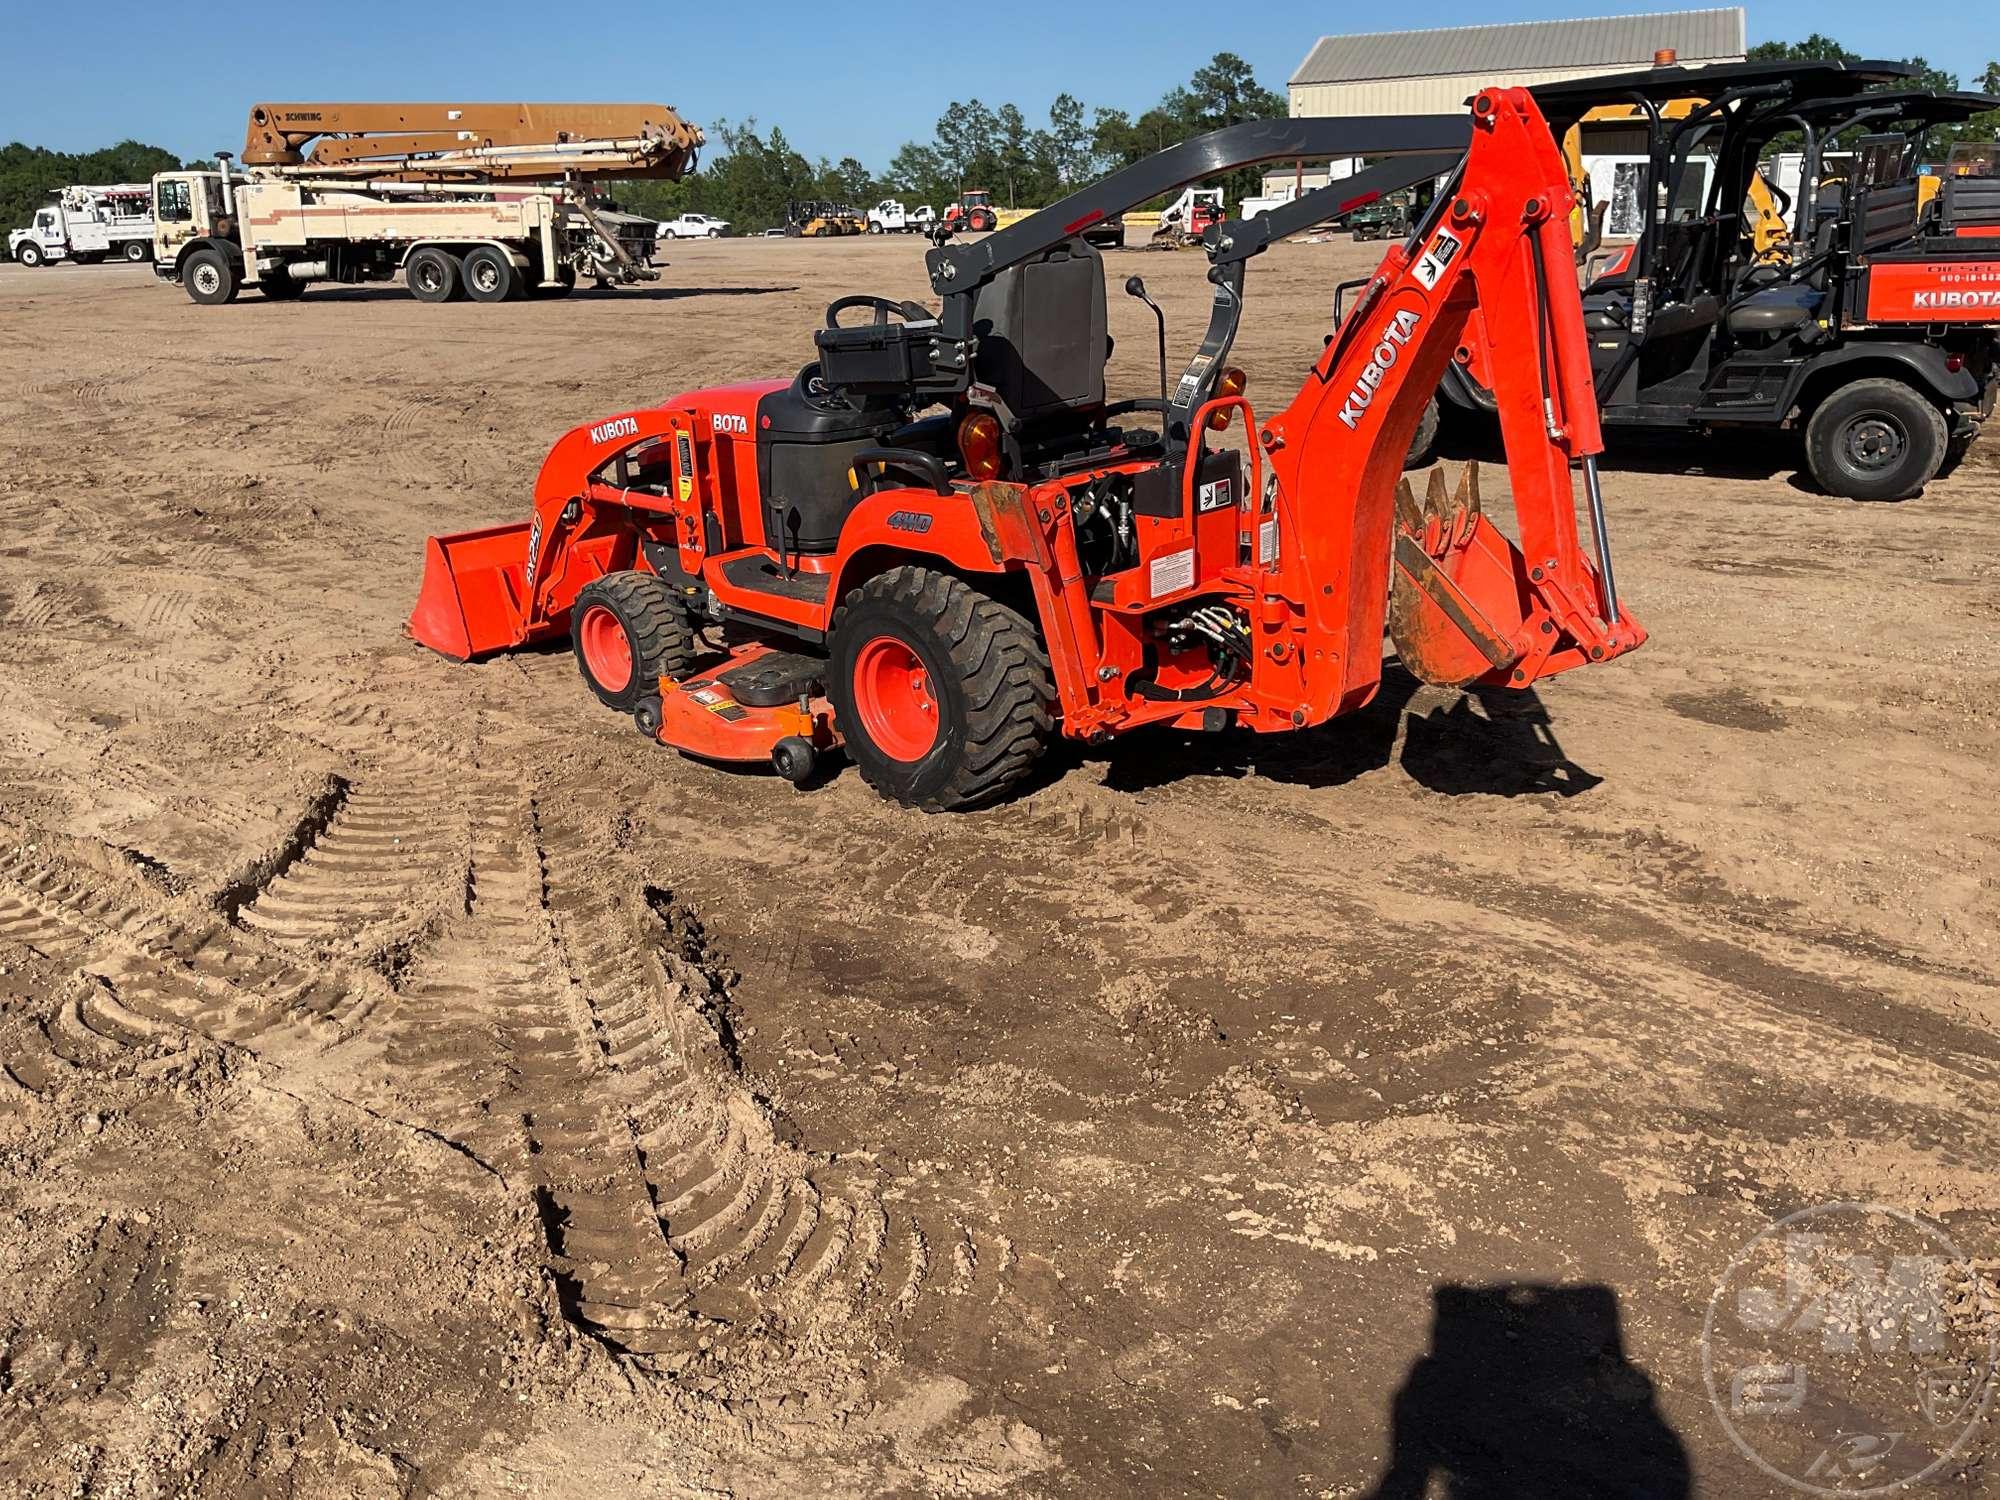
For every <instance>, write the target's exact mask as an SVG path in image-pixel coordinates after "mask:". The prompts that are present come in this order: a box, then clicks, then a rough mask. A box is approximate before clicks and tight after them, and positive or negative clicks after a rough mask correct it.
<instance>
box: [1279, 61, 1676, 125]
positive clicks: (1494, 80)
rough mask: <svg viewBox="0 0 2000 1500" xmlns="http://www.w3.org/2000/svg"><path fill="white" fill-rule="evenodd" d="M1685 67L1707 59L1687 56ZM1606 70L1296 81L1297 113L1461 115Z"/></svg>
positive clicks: (1550, 70)
mask: <svg viewBox="0 0 2000 1500" xmlns="http://www.w3.org/2000/svg"><path fill="white" fill-rule="evenodd" d="M1683 61H1684V62H1685V63H1688V64H1693V63H1696V62H1701V61H1707V59H1702V58H1692V57H1691V58H1685V59H1683ZM1603 71H1604V70H1603V69H1602V68H1588V67H1586V68H1543V69H1539V70H1535V71H1530V72H1520V73H1500V74H1493V73H1447V74H1443V75H1440V76H1438V77H1435V78H1380V79H1367V80H1364V81H1362V82H1359V83H1295V84H1293V85H1292V113H1293V114H1294V115H1295V116H1296V115H1455V114H1459V113H1461V112H1462V111H1463V110H1464V109H1465V101H1466V100H1467V99H1470V98H1471V97H1472V96H1473V94H1475V93H1477V92H1478V91H1479V90H1480V89H1482V88H1486V87H1488V86H1493V87H1499V88H1507V87H1510V86H1512V85H1515V84H1522V85H1526V84H1533V83H1554V82H1556V81H1557V80H1559V79H1564V78H1588V77H1590V76H1591V75H1592V74H1593V73H1601V72H1603Z"/></svg>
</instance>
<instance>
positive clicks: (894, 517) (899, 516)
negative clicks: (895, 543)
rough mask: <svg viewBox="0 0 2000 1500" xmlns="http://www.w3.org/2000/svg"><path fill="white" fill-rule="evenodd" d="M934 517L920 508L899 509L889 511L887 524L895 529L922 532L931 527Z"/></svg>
mask: <svg viewBox="0 0 2000 1500" xmlns="http://www.w3.org/2000/svg"><path fill="white" fill-rule="evenodd" d="M935 519H936V518H935V517H933V516H928V515H926V514H924V512H922V511H920V510H899V511H893V512H891V513H890V516H889V524H890V526H892V527H894V528H895V529H896V530H897V531H914V532H917V533H919V534H922V533H923V532H926V531H929V530H930V529H931V523H932V522H933V521H934V520H935Z"/></svg>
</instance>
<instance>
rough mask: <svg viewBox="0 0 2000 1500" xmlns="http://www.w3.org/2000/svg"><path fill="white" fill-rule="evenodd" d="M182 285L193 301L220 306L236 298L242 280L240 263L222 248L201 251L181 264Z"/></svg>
mask: <svg viewBox="0 0 2000 1500" xmlns="http://www.w3.org/2000/svg"><path fill="white" fill-rule="evenodd" d="M181 285H182V286H184V287H186V288H187V294H188V299H189V300H190V301H192V302H199V303H200V304H201V305H202V306H203V307H218V306H220V305H222V304H223V303H225V302H234V301H235V300H236V293H237V291H238V290H239V289H240V288H241V285H242V280H241V278H240V277H239V276H238V275H237V274H236V262H234V261H233V260H231V259H230V258H229V257H228V256H226V255H224V254H223V253H222V252H221V251H220V250H197V251H195V253H194V254H192V255H190V256H189V257H188V258H187V264H186V265H184V266H182V267H181Z"/></svg>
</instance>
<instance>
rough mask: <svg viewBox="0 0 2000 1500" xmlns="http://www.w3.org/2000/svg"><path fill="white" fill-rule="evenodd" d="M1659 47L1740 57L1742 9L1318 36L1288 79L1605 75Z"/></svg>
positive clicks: (1642, 60) (1690, 54)
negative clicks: (1566, 71) (1553, 72)
mask: <svg viewBox="0 0 2000 1500" xmlns="http://www.w3.org/2000/svg"><path fill="white" fill-rule="evenodd" d="M1663 47H1671V48H1673V49H1674V51H1675V52H1677V53H1679V54H1680V57H1681V60H1682V61H1684V62H1696V61H1701V60H1704V59H1707V60H1711V61H1713V60H1718V59H1722V58H1737V57H1741V56H1743V52H1744V29H1743V8H1742V7H1741V6H1731V7H1729V8H1727V9H1724V10H1663V11H1654V12H1652V13H1651V14H1649V15H1641V16H1596V17H1587V18H1580V19H1577V20H1570V21H1519V22H1515V23H1513V24H1510V25H1505V26H1451V27H1445V28H1442V29H1440V30H1436V31H1376V32H1369V33H1366V34H1364V35H1360V36H1323V37H1321V38H1320V39H1319V41H1318V42H1317V43H1315V44H1314V46H1313V49H1312V51H1311V52H1309V53H1308V54H1306V60H1305V61H1304V62H1302V63H1300V64H1299V67H1298V71H1297V72H1295V73H1293V74H1292V79H1291V81H1292V82H1293V83H1295V84H1299V83H1359V82H1362V81H1365V80H1371V79H1378V78H1427V77H1432V76H1436V75H1441V74H1456V73H1514V72H1523V71H1527V70H1530V69H1546V68H1606V69H1611V68H1619V67H1627V66H1639V65H1643V64H1646V63H1650V62H1651V61H1652V60H1653V54H1654V53H1655V52H1656V51H1658V50H1660V49H1661V48H1663Z"/></svg>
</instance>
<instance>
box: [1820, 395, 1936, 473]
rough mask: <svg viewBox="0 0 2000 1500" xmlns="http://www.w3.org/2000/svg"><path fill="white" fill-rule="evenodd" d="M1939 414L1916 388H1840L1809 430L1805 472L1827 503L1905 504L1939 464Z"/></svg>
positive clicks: (1827, 402)
mask: <svg viewBox="0 0 2000 1500" xmlns="http://www.w3.org/2000/svg"><path fill="white" fill-rule="evenodd" d="M1945 437H1946V428H1945V421H1944V413H1943V412H1941V411H1939V410H1938V409H1937V407H1935V406H1933V405H1932V404H1931V402H1930V399H1929V398H1928V397H1926V396H1925V395H1924V394H1923V393H1922V392H1921V391H1919V390H1917V389H1916V388H1915V387H1914V386H1912V385H1909V384H1907V383H1906V382H1904V381H1901V380H1895V379H1892V378H1887V377H1881V376H1878V377H1876V378H1874V379H1871V380H1857V381H1855V382H1854V383H1853V384H1852V385H1846V386H1842V387H1841V388H1840V389H1839V390H1837V391H1835V392H1834V393H1833V394H1832V395H1831V396H1828V397H1827V398H1826V399H1825V400H1824V401H1822V402H1820V404H1819V406H1818V407H1817V408H1816V409H1815V410H1814V412H1813V414H1812V417H1811V419H1810V420H1809V421H1808V422H1807V423H1806V467H1807V468H1808V469H1809V470H1811V472H1812V476H1813V478H1814V479H1815V480H1817V481H1818V482H1819V486H1820V488H1821V489H1823V490H1825V491H1826V492H1827V493H1828V494H1829V495H1839V496H1841V497H1842V498H1844V499H1848V500H1907V499H1909V498H1910V497H1911V496H1913V495H1919V494H1922V493H1923V488H1924V486H1925V485H1926V484H1928V483H1930V481H1931V479H1932V478H1933V477H1935V475H1936V474H1937V471H1938V467H1939V465H1941V464H1942V463H1943V462H1944V456H1945Z"/></svg>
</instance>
